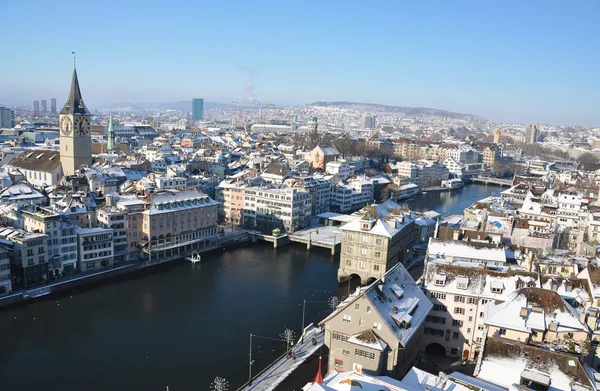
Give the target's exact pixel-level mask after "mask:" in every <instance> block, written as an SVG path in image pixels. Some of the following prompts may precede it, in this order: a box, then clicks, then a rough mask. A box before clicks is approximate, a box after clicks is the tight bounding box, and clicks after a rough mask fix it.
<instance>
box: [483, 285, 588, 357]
mask: <svg viewBox="0 0 600 391" xmlns="http://www.w3.org/2000/svg"><path fill="white" fill-rule="evenodd" d="M485 312H486V314H485V322H484V323H485V325H486V326H487V328H488V332H487V335H488V336H490V337H495V338H498V337H500V338H506V339H512V340H514V341H520V342H525V343H529V344H532V345H545V344H554V345H556V346H555V347H556V348H562V349H568V346H567V345H568V344H569V342H571V343H573V344H582V343H584V342H586V341H588V340H589V329H588V327H587V326H586V325H585V324H584V323H582V322H581V321H580V320H579V316H575V314H574V309H573V308H572V307H571V306H570V305H569V304H567V303H566V302H565V300H564V299H563V298H562V297H560V295H559V294H558V293H557V292H554V291H551V290H547V289H540V288H522V289H519V290H518V291H515V292H514V293H512V294H511V295H510V297H509V298H508V299H507V300H506V301H505V302H503V303H500V304H494V303H489V304H488V305H487V308H486V311H485ZM563 344H564V345H565V346H562V345H563Z"/></svg>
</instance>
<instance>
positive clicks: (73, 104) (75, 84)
mask: <svg viewBox="0 0 600 391" xmlns="http://www.w3.org/2000/svg"><path fill="white" fill-rule="evenodd" d="M60 114H79V115H90V111H89V110H88V108H87V107H86V106H85V104H84V103H83V98H82V97H81V90H80V89H79V80H78V79H77V69H76V68H75V67H73V79H72V80H71V89H70V90H69V97H68V98H67V102H66V103H65V105H64V106H63V108H62V110H61V111H60Z"/></svg>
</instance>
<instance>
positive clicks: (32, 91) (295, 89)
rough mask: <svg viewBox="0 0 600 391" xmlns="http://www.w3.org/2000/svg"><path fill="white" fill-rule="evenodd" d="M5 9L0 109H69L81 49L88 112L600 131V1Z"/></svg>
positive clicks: (38, 4) (109, 4) (37, 5)
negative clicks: (127, 109) (389, 119)
mask: <svg viewBox="0 0 600 391" xmlns="http://www.w3.org/2000/svg"><path fill="white" fill-rule="evenodd" d="M65 7H66V8H67V9H65ZM0 11H1V12H2V13H3V14H5V15H8V16H13V17H8V18H6V20H5V24H4V27H5V29H6V30H7V31H13V32H14V34H13V36H11V39H10V40H7V41H6V42H5V45H4V49H5V52H6V53H10V54H11V56H13V59H12V61H6V62H4V63H3V65H4V72H2V73H1V74H0V104H7V105H12V104H25V105H31V104H32V101H33V100H41V99H46V100H48V101H49V100H50V98H52V97H55V98H56V99H57V105H58V106H60V105H62V103H63V102H64V100H65V98H66V94H67V91H68V88H69V84H70V80H71V72H72V64H73V59H72V56H71V51H76V52H77V69H78V74H79V78H80V82H81V88H82V93H83V96H84V99H85V100H86V103H87V105H88V107H90V108H95V107H101V106H107V105H111V104H114V103H117V102H128V103H134V104H139V103H144V102H178V101H186V100H190V99H191V98H193V97H200V98H204V99H205V101H207V102H219V103H229V102H231V101H243V100H249V98H252V97H253V98H255V99H256V100H258V101H263V102H270V103H275V104H280V105H302V104H308V103H311V102H315V101H349V102H365V103H376V104H387V105H394V106H408V107H427V108H434V109H440V110H448V111H452V112H458V113H463V114H472V115H477V116H481V117H483V118H486V119H488V120H490V121H494V122H512V123H548V124H555V125H594V126H600V113H599V112H598V110H597V108H596V105H597V102H598V101H600V78H599V77H598V71H597V64H598V63H599V62H600V61H599V60H600V54H599V53H598V52H597V50H595V47H596V46H597V44H598V42H600V27H599V26H598V25H597V24H596V22H595V15H598V14H600V3H599V2H597V1H594V0H588V1H581V2H578V3H577V6H572V5H570V4H566V3H562V2H547V1H538V0H533V1H529V2H520V1H516V0H509V1H505V2H501V3H500V2H498V3H496V2H485V3H481V2H473V1H467V0H462V1H461V0H457V1H456V2H452V3H447V2H443V1H430V2H427V3H426V4H424V3H421V2H419V3H398V2H382V3H378V4H377V6H376V7H375V6H372V7H370V6H365V5H364V4H363V3H361V4H360V5H358V3H356V4H355V3H351V2H350V3H348V2H337V1H332V2H326V3H323V2H311V1H307V2H303V3H302V4H296V3H290V4H288V3H279V2H260V1H259V2H252V3H245V2H234V1H232V2H229V3H227V4H223V3H207V4H203V3H202V4H201V3H193V4H187V3H186V4H183V3H175V4H169V5H164V4H163V3H160V2H156V1H147V2H144V3H139V4H125V3H122V2H115V1H106V2H103V3H102V6H101V7H98V6H97V5H94V4H92V3H78V4H77V6H76V7H73V9H69V7H68V6H63V5H60V6H57V5H55V4H52V3H48V2H42V1H37V0H36V1H33V2H28V3H25V4H24V3H18V2H5V3H2V4H0ZM80 15H84V16H83V17H81V16H80ZM17 16H19V17H17ZM23 17H26V20H27V28H26V29H24V28H23V26H22V22H23ZM64 19H68V22H67V21H65V22H64V23H58V24H57V25H56V26H53V27H52V29H50V30H48V29H47V28H46V27H45V26H46V25H47V21H48V20H61V21H62V20H64ZM65 38H66V39H65ZM42 40H43V41H44V42H45V43H44V44H39V43H40V42H42ZM32 42H36V43H38V44H36V45H35V46H34V48H32V45H31V43H32ZM48 103H49V102H48Z"/></svg>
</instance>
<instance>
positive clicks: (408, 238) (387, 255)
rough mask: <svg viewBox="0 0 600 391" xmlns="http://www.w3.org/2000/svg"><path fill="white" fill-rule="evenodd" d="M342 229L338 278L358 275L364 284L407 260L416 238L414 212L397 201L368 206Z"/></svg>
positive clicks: (355, 214)
mask: <svg viewBox="0 0 600 391" xmlns="http://www.w3.org/2000/svg"><path fill="white" fill-rule="evenodd" d="M354 216H355V217H356V219H355V220H354V221H351V222H349V223H347V224H345V225H343V226H342V227H341V228H340V229H341V230H342V251H341V256H340V267H339V270H338V280H344V279H347V278H351V277H352V276H358V277H359V278H360V280H361V282H362V283H363V284H365V283H369V282H370V281H371V280H373V279H377V278H379V277H381V276H383V275H384V274H385V273H386V272H387V271H388V270H390V269H391V268H392V267H394V266H395V265H396V264H397V263H400V262H403V261H404V260H405V259H406V258H407V256H408V253H409V251H410V248H411V246H412V244H413V242H414V241H415V239H416V231H415V222H414V220H413V219H412V218H411V216H410V213H406V212H404V211H402V210H401V209H400V206H399V205H398V204H396V203H395V202H393V201H390V200H388V201H385V202H384V203H382V204H373V205H370V206H366V207H364V208H363V209H361V210H360V211H358V212H356V213H354Z"/></svg>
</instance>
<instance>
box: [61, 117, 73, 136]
mask: <svg viewBox="0 0 600 391" xmlns="http://www.w3.org/2000/svg"><path fill="white" fill-rule="evenodd" d="M60 131H61V132H62V134H64V135H65V136H69V135H70V134H71V133H72V132H73V122H71V118H70V117H62V118H61V119H60Z"/></svg>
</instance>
